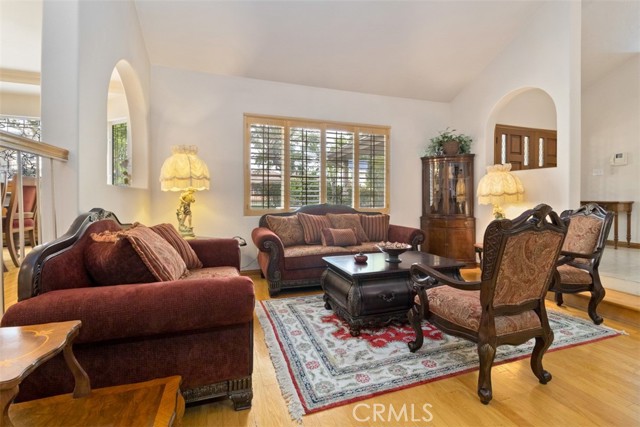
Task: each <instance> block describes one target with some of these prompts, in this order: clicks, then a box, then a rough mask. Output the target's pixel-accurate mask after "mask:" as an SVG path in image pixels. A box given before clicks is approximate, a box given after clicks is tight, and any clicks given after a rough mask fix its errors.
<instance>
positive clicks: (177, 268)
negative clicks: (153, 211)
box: [119, 224, 189, 282]
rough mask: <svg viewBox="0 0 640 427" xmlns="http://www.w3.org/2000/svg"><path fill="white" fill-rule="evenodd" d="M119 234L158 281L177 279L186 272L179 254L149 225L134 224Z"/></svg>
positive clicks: (185, 266)
mask: <svg viewBox="0 0 640 427" xmlns="http://www.w3.org/2000/svg"><path fill="white" fill-rule="evenodd" d="M119 234H120V235H121V237H123V238H126V239H127V240H129V242H130V243H131V246H133V249H135V250H136V252H137V253H138V255H139V256H140V258H141V259H142V262H144V263H145V265H146V266H147V267H148V268H149V271H151V274H153V275H154V276H155V277H156V278H157V279H158V280H159V281H161V282H165V281H169V280H177V279H179V278H180V277H182V276H184V275H186V274H188V272H189V271H188V270H187V265H186V264H185V263H184V261H183V260H182V257H180V254H179V253H178V252H177V251H176V250H175V249H174V248H173V246H171V245H170V244H169V243H168V242H167V241H166V240H164V239H163V238H162V237H160V236H159V235H158V234H156V233H154V232H153V231H152V230H151V229H150V228H149V227H145V226H144V225H142V224H136V225H134V226H133V227H131V228H129V229H127V230H124V231H121V232H120V233H119Z"/></svg>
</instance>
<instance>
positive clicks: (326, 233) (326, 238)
mask: <svg viewBox="0 0 640 427" xmlns="http://www.w3.org/2000/svg"><path fill="white" fill-rule="evenodd" d="M322 244H323V245H324V246H355V245H357V244H358V239H357V238H356V232H355V230H354V229H353V228H323V229H322Z"/></svg>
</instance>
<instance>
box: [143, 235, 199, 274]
mask: <svg viewBox="0 0 640 427" xmlns="http://www.w3.org/2000/svg"><path fill="white" fill-rule="evenodd" d="M149 228H151V230H153V232H155V233H156V234H158V235H159V236H160V237H162V238H163V239H164V240H166V241H167V242H168V243H169V244H170V245H171V246H173V249H175V250H176V251H177V252H178V254H179V255H180V257H181V258H182V260H183V261H184V263H185V264H186V265H187V268H188V269H189V270H191V269H194V268H202V262H201V261H200V258H198V255H196V253H195V252H194V250H193V249H192V248H191V245H189V243H188V242H187V241H186V240H185V239H184V238H183V237H182V236H181V235H180V233H178V230H176V228H175V227H174V226H173V225H171V224H167V223H165V224H157V225H154V226H151V227H149Z"/></svg>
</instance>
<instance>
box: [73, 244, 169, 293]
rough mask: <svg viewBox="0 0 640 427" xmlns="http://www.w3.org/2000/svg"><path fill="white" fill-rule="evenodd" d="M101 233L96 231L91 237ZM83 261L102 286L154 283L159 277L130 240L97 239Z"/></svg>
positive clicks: (86, 251)
mask: <svg viewBox="0 0 640 427" xmlns="http://www.w3.org/2000/svg"><path fill="white" fill-rule="evenodd" d="M105 233H108V232H105ZM100 234H102V233H100ZM100 234H95V233H94V234H92V235H91V237H93V236H100ZM113 234H114V236H113V237H114V238H115V233H113ZM101 237H102V236H100V238H101ZM110 237H111V236H109V238H110ZM116 239H117V238H116ZM84 264H85V268H86V269H87V272H88V273H89V276H91V278H92V279H93V282H94V283H95V284H96V285H99V286H107V285H125V284H129V283H151V282H155V281H156V280H157V279H156V278H155V277H154V276H153V274H151V272H150V271H149V269H148V268H147V266H146V265H145V263H144V262H142V259H141V258H140V257H139V256H138V254H137V253H136V251H135V249H133V246H131V243H129V241H128V240H127V239H120V240H106V239H104V240H98V241H96V240H95V239H94V241H93V242H90V243H89V244H88V245H87V247H86V249H85V251H84Z"/></svg>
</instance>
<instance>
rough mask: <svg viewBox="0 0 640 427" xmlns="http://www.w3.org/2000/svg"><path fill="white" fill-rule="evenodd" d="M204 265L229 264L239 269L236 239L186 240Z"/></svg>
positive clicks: (238, 252)
mask: <svg viewBox="0 0 640 427" xmlns="http://www.w3.org/2000/svg"><path fill="white" fill-rule="evenodd" d="M187 241H188V242H189V244H190V245H191V247H192V248H193V250H194V251H195V253H196V255H198V258H200V261H202V264H203V265H204V267H223V266H231V267H235V268H236V269H237V270H238V271H240V246H239V245H238V241H237V240H236V239H220V238H206V239H190V240H187Z"/></svg>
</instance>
